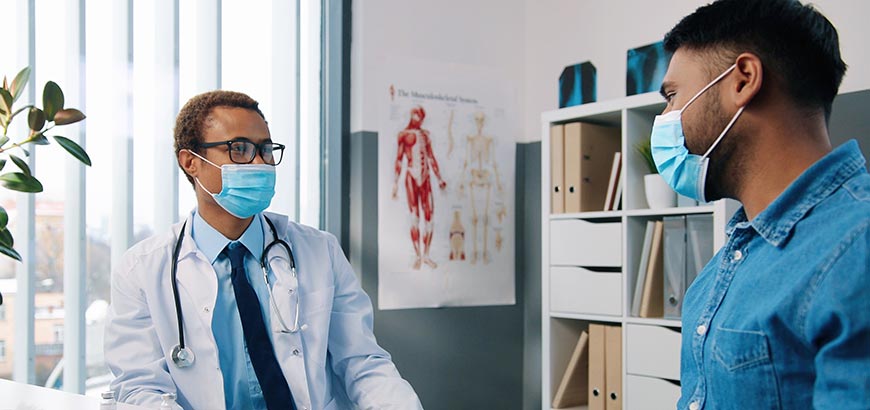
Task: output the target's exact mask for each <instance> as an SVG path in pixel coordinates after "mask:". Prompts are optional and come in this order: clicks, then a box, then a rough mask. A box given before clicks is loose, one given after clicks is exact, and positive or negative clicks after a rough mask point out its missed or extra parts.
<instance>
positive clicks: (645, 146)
mask: <svg viewBox="0 0 870 410" xmlns="http://www.w3.org/2000/svg"><path fill="white" fill-rule="evenodd" d="M634 148H635V150H637V152H638V153H639V154H640V157H641V158H642V159H643V162H644V165H646V167H647V169H648V170H649V173H648V174H646V175H644V176H643V189H644V194H645V196H646V203H647V204H648V205H649V207H650V209H663V208H673V207H675V206H677V193H676V192H674V190H673V189H671V187H670V185H668V183H667V182H666V181H665V179H664V178H662V176H661V175H659V171H658V169H657V168H656V163H655V161H654V160H653V156H652V147H651V146H650V140H649V139H644V140H642V141H641V142H639V143H637V144H636V145H635V146H634Z"/></svg>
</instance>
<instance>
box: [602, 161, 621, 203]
mask: <svg viewBox="0 0 870 410" xmlns="http://www.w3.org/2000/svg"><path fill="white" fill-rule="evenodd" d="M621 164H622V153H621V152H617V153H614V154H613V166H612V167H611V168H610V182H609V183H608V184H607V197H606V198H605V199H604V209H603V210H604V211H612V210H614V209H616V205H617V203H618V202H619V200H617V199H616V198H617V197H618V195H619V194H621V192H620V193H619V194H618V193H617V192H616V191H617V186H618V185H619V184H618V181H619V180H620V171H619V170H620V168H621V167H620V165H621Z"/></svg>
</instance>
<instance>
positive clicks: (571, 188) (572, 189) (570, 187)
mask: <svg viewBox="0 0 870 410" xmlns="http://www.w3.org/2000/svg"><path fill="white" fill-rule="evenodd" d="M568 192H570V193H572V194H573V193H574V187H573V186H569V187H568Z"/></svg>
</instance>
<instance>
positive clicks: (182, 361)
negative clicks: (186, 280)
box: [170, 216, 305, 367]
mask: <svg viewBox="0 0 870 410" xmlns="http://www.w3.org/2000/svg"><path fill="white" fill-rule="evenodd" d="M263 219H265V220H266V224H268V225H269V229H270V230H271V231H272V242H271V243H269V244H268V245H267V246H266V247H265V248H264V249H263V254H262V255H260V267H261V268H262V269H263V278H264V280H265V281H266V286H267V290H268V291H269V300H270V304H271V305H272V308H273V309H275V311H276V312H277V317H278V320H279V321H280V322H281V323H280V324H281V326H282V329H287V330H286V331H284V330H282V332H283V333H286V332H290V333H296V332H297V331H299V330H300V327H299V302H298V299H297V303H296V316H295V320H294V322H293V327H292V328H289V327H288V326H287V325H286V323H285V322H284V318H283V317H282V315H281V312H280V311H278V306H277V305H276V304H275V299H274V297H273V296H272V287H271V286H272V285H271V283H269V276H268V272H267V271H266V265H267V262H266V261H267V258H268V254H269V251H270V250H271V249H272V247H273V246H275V245H281V246H283V247H284V249H286V250H287V255H288V256H289V262H290V272H292V273H293V275H294V276H295V275H296V258H295V257H294V256H293V250H292V249H291V248H290V245H289V244H287V242H285V241H284V240H283V239H280V238H278V231H277V230H276V229H275V225H274V224H272V221H271V220H269V218H268V217H266V216H263ZM186 227H187V221H184V224H182V225H181V232H180V234H179V235H178V239H176V241H175V247H174V249H173V250H172V266H171V267H170V277H171V279H172V297H173V299H174V301H175V317H176V319H177V320H178V345H177V346H175V347H174V348H173V349H172V353H171V356H172V361H173V363H175V365H176V366H178V367H187V366H190V365H192V364H193V360H194V359H193V357H194V356H193V352H192V351H190V349H188V348H187V347H186V346H185V344H184V316H183V314H182V312H181V298H180V297H179V296H178V281H177V280H176V278H177V272H178V255H179V254H180V253H181V244H182V242H183V240H184V230H185V228H186ZM297 297H298V296H297ZM301 328H302V329H304V328H305V325H303V326H302V327H301ZM182 355H184V358H182ZM188 359H189V360H188Z"/></svg>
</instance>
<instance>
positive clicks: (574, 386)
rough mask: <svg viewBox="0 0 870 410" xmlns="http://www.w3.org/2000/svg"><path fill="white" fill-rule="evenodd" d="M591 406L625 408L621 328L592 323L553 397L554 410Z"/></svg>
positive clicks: (592, 408)
mask: <svg viewBox="0 0 870 410" xmlns="http://www.w3.org/2000/svg"><path fill="white" fill-rule="evenodd" d="M584 404H588V406H589V410H621V409H622V327H621V326H608V325H601V324H595V323H591V324H589V332H588V333H587V332H586V331H583V332H582V333H581V334H580V338H579V339H578V340H577V345H576V346H575V348H574V352H573V354H572V355H571V359H570V361H569V363H568V367H567V368H566V369H565V374H564V375H563V376H562V380H561V381H560V383H559V387H558V389H557V390H556V395H555V397H554V398H553V408H554V409H563V408H566V407H572V406H580V405H584Z"/></svg>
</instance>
